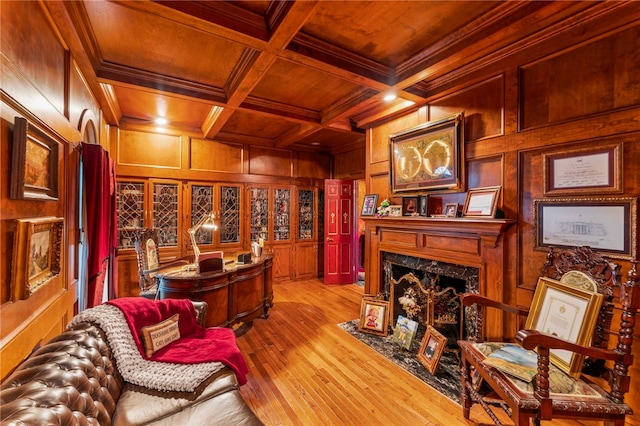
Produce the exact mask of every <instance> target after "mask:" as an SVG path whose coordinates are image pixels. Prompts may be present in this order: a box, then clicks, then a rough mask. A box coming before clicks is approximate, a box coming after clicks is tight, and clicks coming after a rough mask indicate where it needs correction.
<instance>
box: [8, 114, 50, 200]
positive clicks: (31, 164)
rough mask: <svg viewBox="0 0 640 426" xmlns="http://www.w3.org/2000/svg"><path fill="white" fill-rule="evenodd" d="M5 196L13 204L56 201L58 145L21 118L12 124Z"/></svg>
mask: <svg viewBox="0 0 640 426" xmlns="http://www.w3.org/2000/svg"><path fill="white" fill-rule="evenodd" d="M9 196H10V198H12V199H16V200H43V201H55V200H57V199H58V143H57V142H56V141H55V140H54V139H53V138H51V137H50V136H48V135H47V134H45V133H44V132H41V131H40V130H38V129H37V128H35V127H34V126H32V125H30V124H29V123H28V122H27V120H26V119H24V118H21V117H16V118H15V121H14V124H13V148H12V153H11V187H10V192H9Z"/></svg>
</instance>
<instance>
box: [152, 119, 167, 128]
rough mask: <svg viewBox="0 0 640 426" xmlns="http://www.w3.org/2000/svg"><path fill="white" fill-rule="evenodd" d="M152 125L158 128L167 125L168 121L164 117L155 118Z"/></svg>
mask: <svg viewBox="0 0 640 426" xmlns="http://www.w3.org/2000/svg"><path fill="white" fill-rule="evenodd" d="M153 122H154V123H156V124H157V125H158V126H166V125H167V124H169V120H167V119H166V118H164V117H156V118H155V119H154V120H153Z"/></svg>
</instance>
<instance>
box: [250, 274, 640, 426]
mask: <svg viewBox="0 0 640 426" xmlns="http://www.w3.org/2000/svg"><path fill="white" fill-rule="evenodd" d="M274 292H275V304H274V306H273V307H272V308H271V310H270V316H269V318H268V319H266V320H265V319H257V320H255V321H254V323H253V327H252V328H251V329H250V330H249V331H248V332H246V333H245V334H243V335H242V336H240V337H238V346H239V347H240V350H241V351H242V352H243V353H244V354H245V357H246V359H247V363H248V364H249V369H250V373H249V375H248V382H247V384H246V385H244V386H242V388H241V391H242V395H243V396H244V398H245V400H246V401H247V403H248V404H249V406H250V407H251V408H252V409H253V410H254V412H255V413H256V414H257V415H258V416H259V417H260V419H261V420H262V421H263V422H264V423H265V424H266V425H267V426H275V425H365V424H377V425H405V426H406V425H451V426H455V425H467V424H475V425H480V424H491V422H490V420H489V418H488V416H486V414H485V413H484V412H483V411H482V409H481V408H479V407H475V408H474V411H473V412H472V416H471V419H472V421H471V422H466V421H465V420H464V419H463V418H462V409H461V408H460V405H458V404H457V403H455V402H453V401H451V400H450V399H448V398H446V397H444V396H443V395H441V394H440V393H438V392H437V391H435V390H434V389H433V388H431V387H430V386H429V385H427V384H425V383H424V382H422V381H421V380H419V379H417V378H415V377H414V376H412V375H411V374H409V373H407V372H406V371H404V370H403V369H401V368H400V367H398V366H396V365H395V364H393V363H392V362H390V361H388V360H387V359H385V358H384V357H383V356H381V355H379V354H378V353H377V352H375V351H374V350H372V349H370V348H369V347H368V346H366V345H365V344H363V343H361V342H360V341H358V340H356V339H354V338H353V337H351V336H349V335H348V334H347V333H346V332H345V331H343V330H342V329H340V328H339V327H338V326H337V324H338V323H341V322H344V321H348V320H352V319H355V318H357V317H358V316H359V313H360V299H361V296H362V293H363V290H362V287H359V286H357V285H353V284H350V285H340V286H325V285H323V284H322V282H321V281H319V280H309V281H300V282H293V283H280V284H276V285H275V288H274ZM634 352H636V353H637V352H638V351H637V350H636V351H634ZM636 370H637V369H636ZM636 373H637V372H636ZM636 377H638V376H637V374H636ZM634 386H635V387H636V389H637V387H638V386H637V385H634ZM637 395H638V393H637V390H636V393H635V394H631V395H628V396H637ZM628 400H629V401H636V398H629V399H628ZM633 404H634V405H635V407H634V408H635V412H636V415H635V416H633V417H631V418H630V419H629V420H628V422H627V424H629V425H634V426H637V425H639V424H640V422H638V418H639V417H638V414H639V412H640V403H639V402H637V401H636V402H634V403H633ZM505 424H512V423H511V422H510V420H509V419H508V418H506V416H505ZM545 424H553V425H559V426H568V425H597V424H602V422H587V421H585V422H573V421H572V422H568V421H553V422H552V423H551V422H543V425H545Z"/></svg>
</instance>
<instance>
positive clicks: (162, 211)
mask: <svg viewBox="0 0 640 426" xmlns="http://www.w3.org/2000/svg"><path fill="white" fill-rule="evenodd" d="M181 189H182V188H181V186H180V184H179V183H177V182H151V194H152V196H151V207H152V208H151V214H152V219H151V223H152V225H151V227H152V228H154V229H155V230H156V232H157V233H158V246H160V247H177V246H178V244H179V234H180V233H179V230H180V222H179V218H180V199H181V195H182V191H181Z"/></svg>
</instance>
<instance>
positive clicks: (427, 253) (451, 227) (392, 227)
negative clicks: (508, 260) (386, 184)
mask: <svg viewBox="0 0 640 426" xmlns="http://www.w3.org/2000/svg"><path fill="white" fill-rule="evenodd" d="M363 220H364V222H365V224H366V228H365V272H366V274H365V276H366V277H367V278H366V280H365V293H367V294H378V293H382V294H384V295H385V296H386V297H387V298H390V297H391V293H392V291H393V292H394V298H395V299H397V298H398V297H400V296H398V297H395V293H396V292H398V291H402V292H403V295H404V291H405V290H406V288H407V287H410V285H409V284H407V283H406V282H405V283H404V284H402V286H403V287H402V288H398V289H394V288H392V287H391V284H390V283H391V282H392V280H395V281H398V280H401V278H402V276H404V275H406V274H409V275H406V279H405V281H407V280H408V281H411V282H413V283H414V284H415V285H417V284H418V283H419V284H420V285H419V286H417V287H416V289H417V290H420V286H422V288H424V289H426V288H427V285H426V283H427V282H431V281H432V280H435V281H434V282H437V284H436V285H437V286H439V287H440V289H441V290H442V289H444V288H447V287H453V288H454V289H455V291H456V292H457V293H460V292H463V291H468V292H477V293H479V294H482V295H483V296H487V297H489V298H491V299H493V300H496V301H500V302H501V301H503V300H504V280H505V267H504V265H505V261H504V258H505V256H506V254H507V250H506V249H505V239H504V234H505V233H506V231H507V229H508V228H509V227H510V226H511V225H512V224H513V223H515V221H513V220H510V219H469V218H423V217H405V216H402V217H398V218H395V217H394V218H390V217H385V218H363ZM401 281H402V280H401ZM414 290H415V289H414ZM407 297H408V299H410V298H411V297H419V294H418V292H417V291H416V294H408V295H407ZM405 302H407V303H408V304H410V303H411V301H410V300H408V301H405ZM391 306H393V305H391ZM399 309H402V308H400V307H399V308H398V309H395V310H394V309H393V307H392V312H393V311H395V312H394V317H397V312H398V310H399ZM424 315H426V313H425V314H424ZM465 317H467V318H465V324H464V325H463V326H462V327H461V329H462V331H461V332H460V333H459V334H462V335H465V334H469V333H471V332H472V331H473V330H470V328H469V327H470V326H469V325H468V323H469V322H470V321H468V320H469V318H468V315H467V314H465ZM393 319H394V320H395V318H393ZM434 320H435V317H434ZM457 322H458V324H457V325H460V324H461V323H460V321H459V319H458V321H457ZM484 324H485V325H486V327H485V328H486V330H485V337H486V338H488V339H490V340H492V339H502V338H503V337H504V335H505V333H504V331H505V330H504V322H503V320H502V313H501V312H488V313H487V315H486V317H485V318H484Z"/></svg>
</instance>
